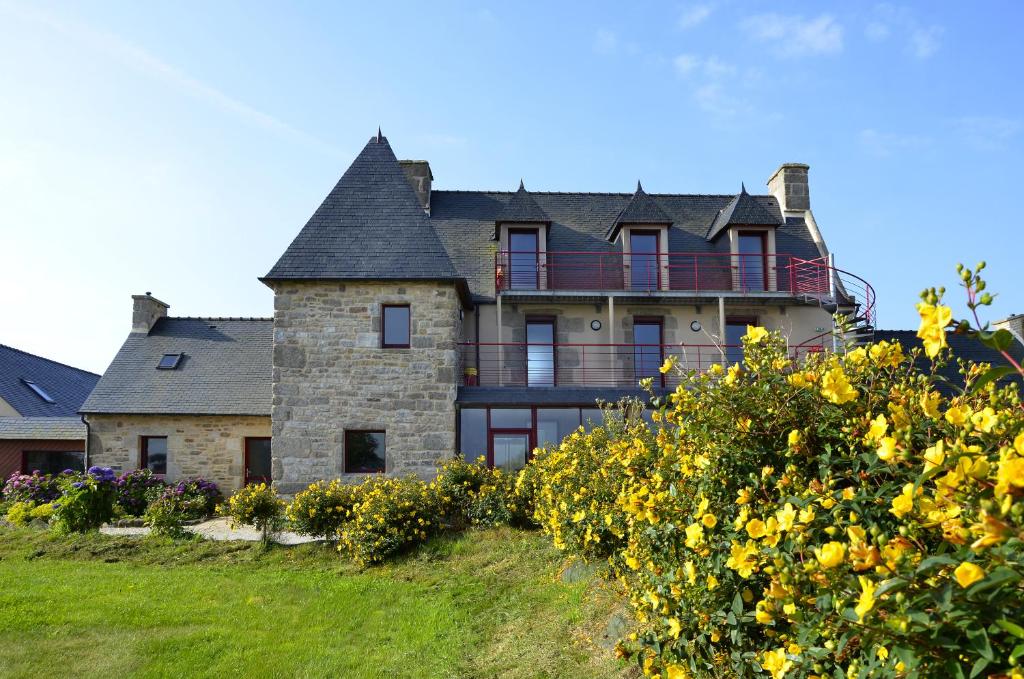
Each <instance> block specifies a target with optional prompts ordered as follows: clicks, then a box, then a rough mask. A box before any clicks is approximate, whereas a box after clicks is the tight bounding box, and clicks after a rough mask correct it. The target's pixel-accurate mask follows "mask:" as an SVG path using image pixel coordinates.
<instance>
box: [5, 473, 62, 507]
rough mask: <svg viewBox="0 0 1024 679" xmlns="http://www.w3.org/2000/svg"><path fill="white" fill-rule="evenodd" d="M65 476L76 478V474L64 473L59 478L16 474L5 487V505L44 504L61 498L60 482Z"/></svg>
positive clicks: (38, 474) (44, 475) (48, 475)
mask: <svg viewBox="0 0 1024 679" xmlns="http://www.w3.org/2000/svg"><path fill="white" fill-rule="evenodd" d="M65 476H76V474H75V472H64V474H61V475H59V476H51V475H50V474H40V473H39V472H37V471H36V472H32V473H31V474H22V473H20V472H15V473H13V474H11V476H10V478H8V479H7V482H6V483H5V484H4V487H3V501H4V502H5V503H14V502H31V503H33V504H42V503H44V502H52V501H53V500H56V499H57V498H58V497H60V493H61V489H60V484H59V483H58V480H59V479H60V478H62V477H65Z"/></svg>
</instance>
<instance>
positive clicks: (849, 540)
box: [536, 274, 1024, 679]
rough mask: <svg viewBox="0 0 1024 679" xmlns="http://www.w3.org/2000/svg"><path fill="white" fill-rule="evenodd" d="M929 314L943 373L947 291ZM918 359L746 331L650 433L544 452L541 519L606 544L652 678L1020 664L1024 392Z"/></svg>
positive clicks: (570, 545)
mask: <svg viewBox="0 0 1024 679" xmlns="http://www.w3.org/2000/svg"><path fill="white" fill-rule="evenodd" d="M972 276H973V274H972ZM965 280H966V279H965ZM972 281H973V278H972ZM919 311H920V312H921V317H922V329H921V332H920V333H919V334H920V335H921V337H922V340H923V343H924V347H925V349H924V353H925V354H927V355H928V356H930V357H931V358H932V359H933V361H934V362H935V363H934V364H935V365H939V364H941V363H942V362H943V361H945V360H947V349H946V347H945V345H946V341H945V339H946V332H948V331H950V330H951V329H952V327H954V326H956V325H957V324H956V323H954V322H953V321H952V314H951V313H950V312H949V308H948V307H944V306H942V305H941V294H936V293H934V292H932V293H931V295H930V296H929V295H927V294H926V298H925V299H924V300H923V302H922V307H919ZM983 332H987V331H983ZM994 337H995V333H989V335H988V339H989V340H992V341H998V340H993V338H994ZM919 351H920V350H915V351H913V352H910V353H909V354H908V353H907V352H905V351H904V349H903V348H902V347H901V346H899V345H898V344H889V343H886V342H879V343H877V344H873V345H870V346H866V347H858V348H855V349H852V350H850V351H848V352H846V353H844V354H839V355H821V356H813V357H811V358H810V359H809V360H808V361H807V362H804V363H800V364H794V363H792V362H791V361H790V360H789V359H788V358H787V356H786V351H785V344H784V341H783V339H782V338H781V337H779V336H778V335H777V334H774V333H768V332H766V331H764V330H763V329H753V330H752V331H749V332H748V334H747V337H746V338H745V339H744V362H743V363H742V364H737V365H734V366H732V367H731V368H729V369H726V370H716V371H709V372H707V373H705V374H695V373H688V374H684V375H681V376H680V378H681V382H682V383H681V384H680V386H679V388H678V389H676V390H675V391H674V392H673V393H671V394H670V395H669V396H667V397H665V398H664V399H662V400H661V401H656V405H657V406H658V410H657V412H656V413H655V424H656V426H655V432H654V433H650V434H647V435H645V434H644V433H643V432H641V431H638V429H639V428H640V427H637V426H631V425H624V426H622V427H621V428H620V429H618V430H608V429H602V430H595V431H594V432H592V433H591V434H573V435H572V436H570V437H568V438H567V439H566V440H565V441H563V443H562V444H561V445H560V446H559V447H558V448H557V449H553V450H550V451H547V452H545V453H544V454H542V455H540V456H539V458H538V464H539V465H541V468H542V472H543V476H544V481H545V483H544V484H543V486H542V488H541V490H540V492H539V496H538V503H537V510H536V511H537V517H538V520H539V521H540V523H541V524H542V526H543V527H544V529H545V530H546V531H548V532H549V533H550V534H551V535H552V537H553V539H554V542H555V544H556V545H557V546H559V547H560V548H562V549H566V550H570V551H572V552H574V553H577V554H580V555H583V556H585V557H588V558H593V557H597V556H607V557H608V558H609V562H610V564H611V567H612V569H613V572H614V574H615V576H616V577H617V578H618V579H619V580H621V582H622V583H623V584H624V585H625V588H626V590H627V592H628V593H629V597H630V602H631V604H632V608H633V611H634V617H635V618H636V621H637V628H636V629H635V630H634V631H633V633H632V634H630V635H629V636H627V637H626V638H625V639H623V640H622V641H621V642H620V651H621V652H622V653H623V654H625V655H627V656H631V657H633V658H635V659H636V661H637V662H638V663H639V664H640V666H641V668H642V669H643V671H644V673H645V674H646V675H649V676H664V677H670V678H680V677H689V676H707V677H711V676H723V675H725V676H757V675H764V674H767V675H771V676H772V677H774V678H775V679H781V677H812V676H814V677H823V676H834V677H848V678H851V679H852V678H854V677H902V676H907V677H915V676H920V677H930V676H940V675H943V674H949V675H950V676H954V677H974V676H995V677H999V676H1014V677H1021V676H1024V675H1022V674H1021V673H1020V671H1019V670H1017V665H1018V663H1019V662H1020V661H1022V660H1024V620H1022V619H1021V617H1022V615H1024V613H1022V611H1024V564H1022V563H1021V562H1022V558H1024V554H1022V548H1021V547H1022V542H1021V541H1022V538H1024V410H1022V405H1021V400H1020V395H1019V394H1018V391H1017V387H1016V386H1015V385H1014V384H1006V385H1004V384H1000V383H999V382H998V381H996V379H995V377H994V376H993V375H992V373H991V371H990V370H989V368H988V366H974V365H963V366H962V373H963V374H964V382H963V384H960V385H949V384H947V383H944V382H942V380H941V379H940V378H938V377H937V376H936V374H935V372H934V371H928V370H919V369H917V368H915V367H914V358H915V357H916V356H917V353H918V352H919ZM627 420H628V418H627ZM595 538H596V539H595Z"/></svg>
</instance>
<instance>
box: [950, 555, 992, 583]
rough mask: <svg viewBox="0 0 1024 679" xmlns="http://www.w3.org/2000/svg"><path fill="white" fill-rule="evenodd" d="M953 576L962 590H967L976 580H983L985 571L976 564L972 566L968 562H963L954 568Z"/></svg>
mask: <svg viewBox="0 0 1024 679" xmlns="http://www.w3.org/2000/svg"><path fill="white" fill-rule="evenodd" d="M953 575H955V576H956V581H957V583H959V585H960V586H961V587H963V588H964V589H967V588H968V587H970V586H971V585H973V584H974V583H976V582H977V581H978V580H981V579H982V578H984V577H985V571H984V570H982V569H981V567H980V566H978V565H977V564H973V563H971V562H970V561H964V562H963V563H962V564H960V565H959V566H957V567H956V570H955V571H953Z"/></svg>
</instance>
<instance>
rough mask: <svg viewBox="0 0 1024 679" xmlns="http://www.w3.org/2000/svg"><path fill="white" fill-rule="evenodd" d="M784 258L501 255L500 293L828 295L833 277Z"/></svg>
mask: <svg viewBox="0 0 1024 679" xmlns="http://www.w3.org/2000/svg"><path fill="white" fill-rule="evenodd" d="M819 268H821V267H820V266H819V267H815V266H814V264H813V263H812V262H809V261H808V260H803V259H799V258H797V257H793V256H792V255H784V254H732V253H726V252H723V253H709V252H703V253H685V252H654V253H629V254H626V253H622V252H565V251H517V250H513V251H508V250H503V251H501V252H497V253H495V259H494V280H495V286H496V288H497V290H499V291H503V292H504V291H510V290H511V291H516V290H538V289H540V290H639V291H645V292H647V291H656V290H700V291H712V292H713V291H739V292H758V291H780V292H792V291H795V290H796V289H798V288H799V289H800V290H801V291H804V292H817V293H823V292H826V291H828V289H829V288H828V276H827V272H825V273H822V272H821V271H818V270H817V269H819Z"/></svg>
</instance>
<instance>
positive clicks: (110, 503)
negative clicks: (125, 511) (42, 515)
mask: <svg viewBox="0 0 1024 679" xmlns="http://www.w3.org/2000/svg"><path fill="white" fill-rule="evenodd" d="M57 483H58V485H59V486H60V489H61V491H62V494H61V496H60V498H58V499H57V500H56V501H55V502H54V503H53V507H54V512H53V518H52V521H51V525H52V526H53V528H54V530H55V531H57V532H58V533H84V532H86V531H89V530H95V529H97V528H99V527H100V526H102V525H103V524H104V523H106V522H107V521H110V519H111V518H113V516H114V505H115V503H116V499H117V477H116V476H115V475H114V470H112V469H111V468H110V467H89V471H87V472H86V473H85V474H83V475H78V474H62V475H61V476H60V477H58V480H57Z"/></svg>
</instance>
